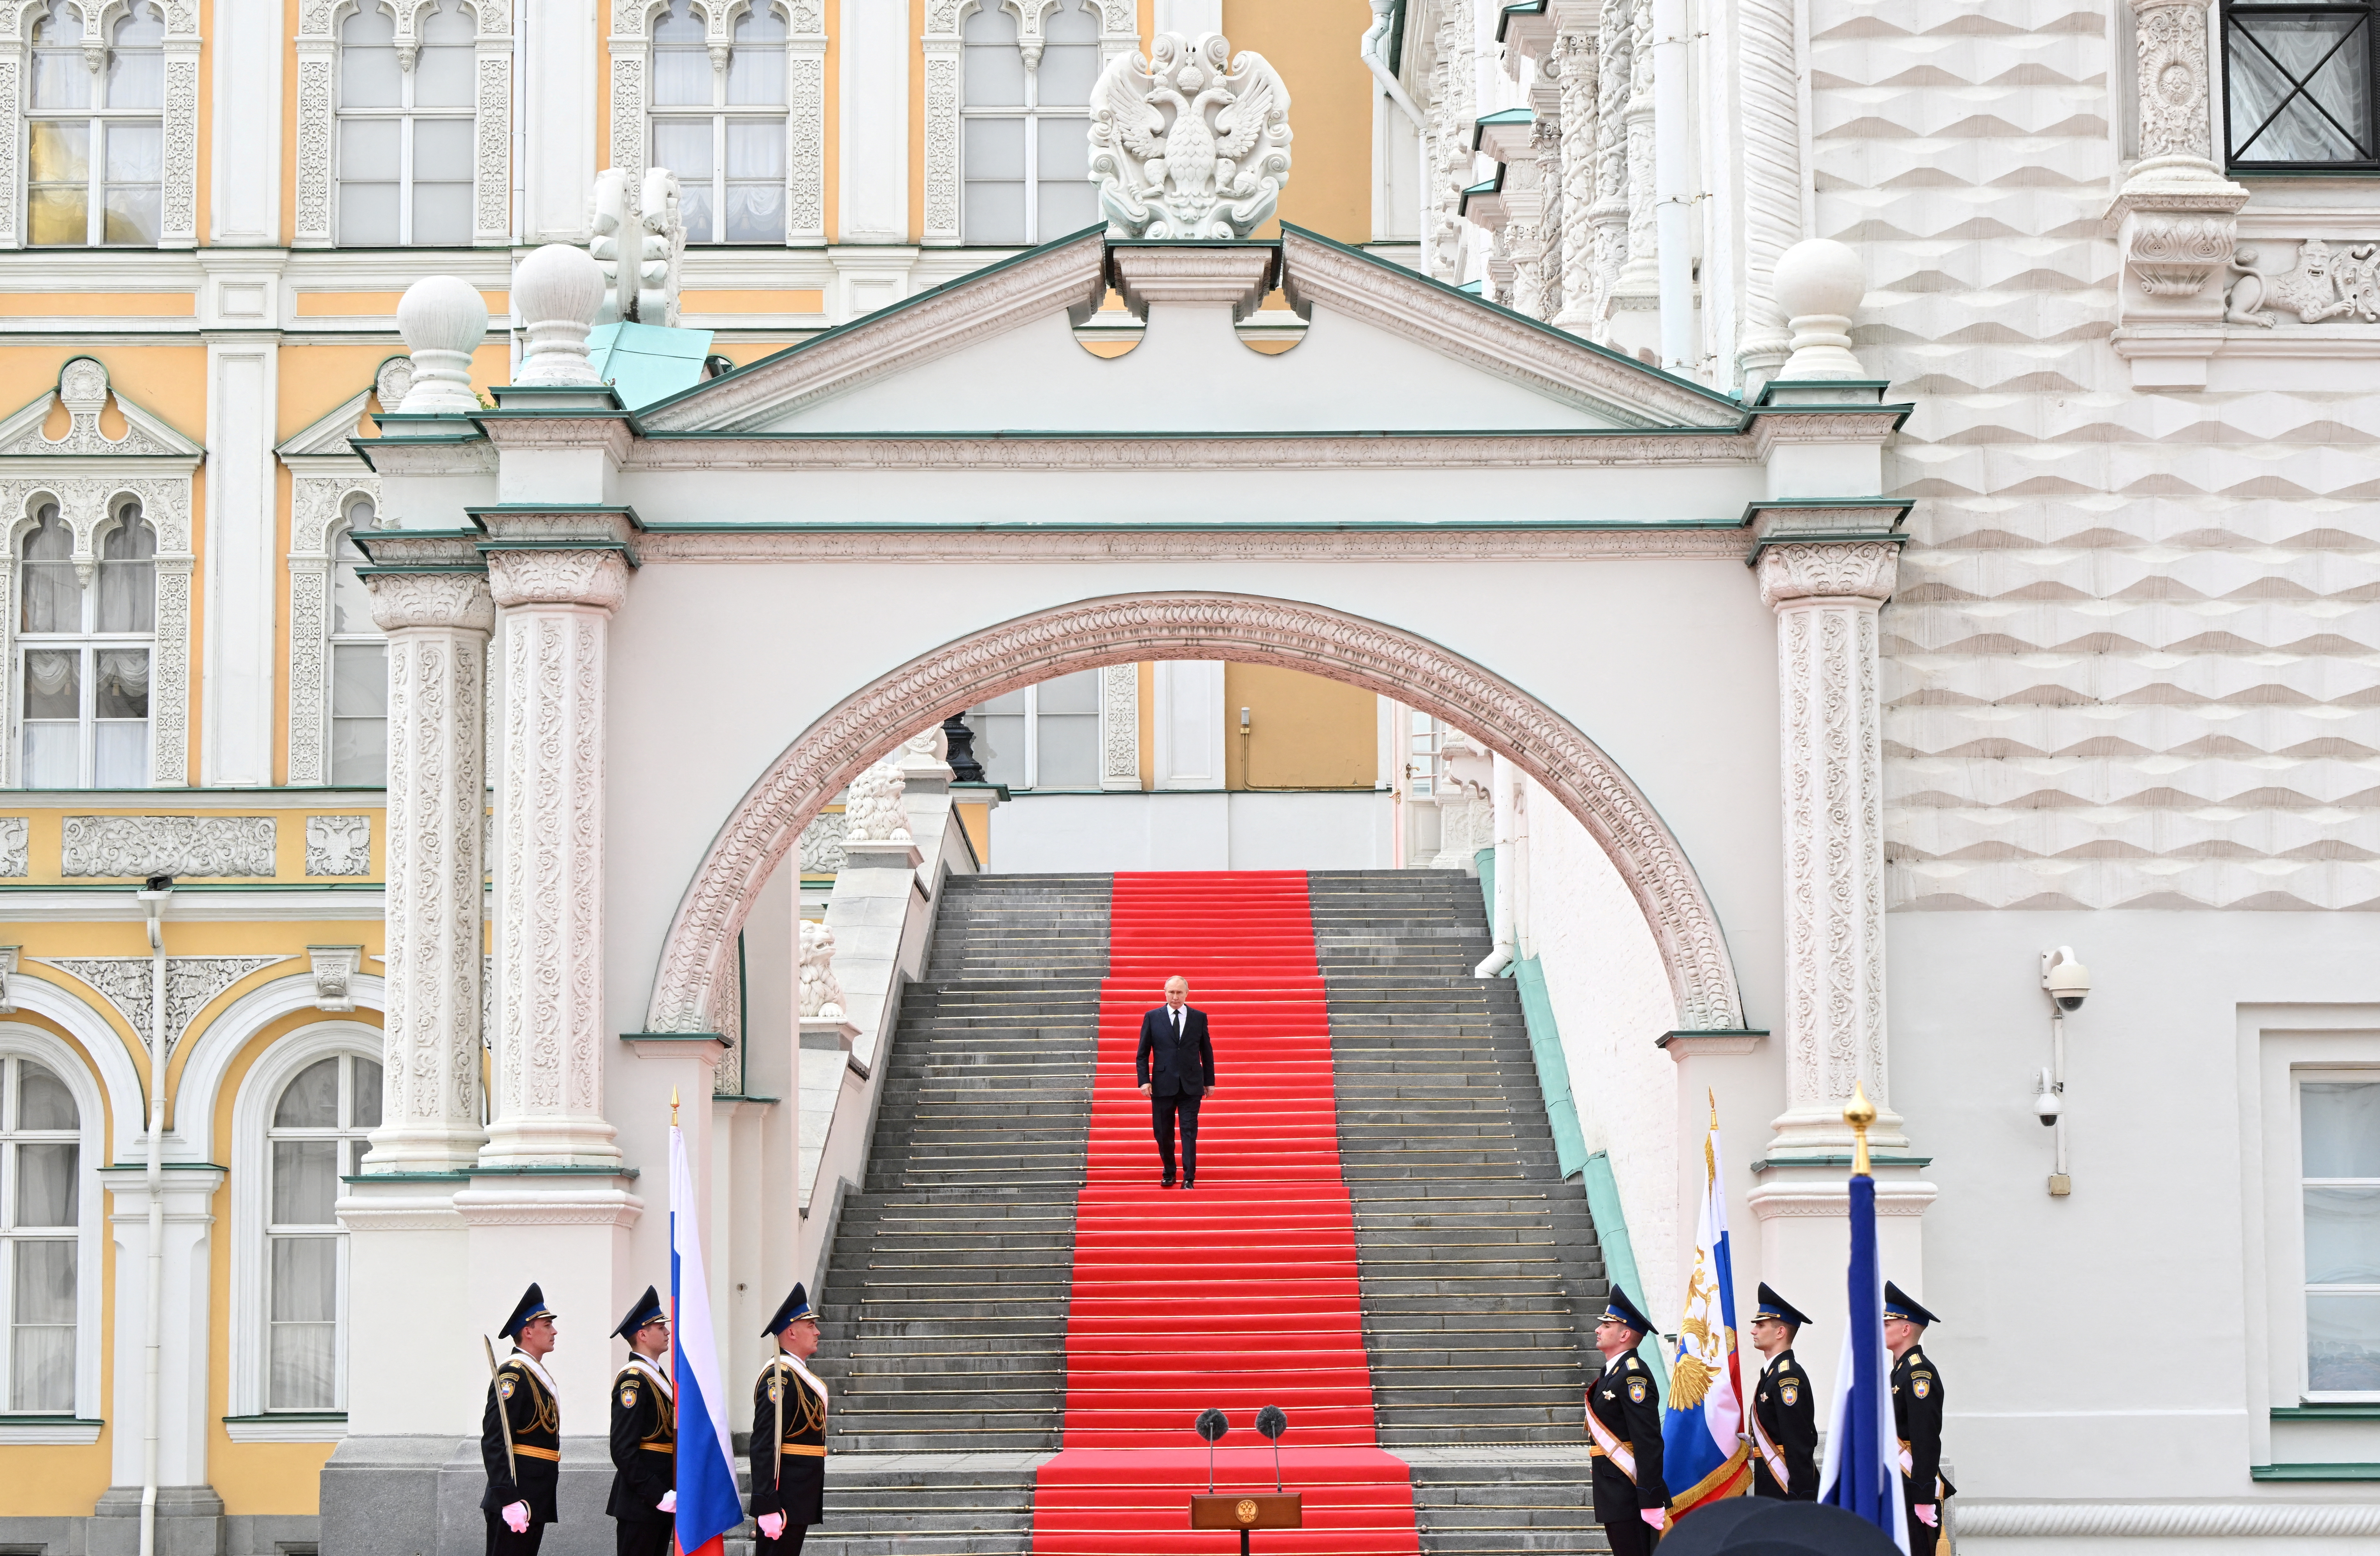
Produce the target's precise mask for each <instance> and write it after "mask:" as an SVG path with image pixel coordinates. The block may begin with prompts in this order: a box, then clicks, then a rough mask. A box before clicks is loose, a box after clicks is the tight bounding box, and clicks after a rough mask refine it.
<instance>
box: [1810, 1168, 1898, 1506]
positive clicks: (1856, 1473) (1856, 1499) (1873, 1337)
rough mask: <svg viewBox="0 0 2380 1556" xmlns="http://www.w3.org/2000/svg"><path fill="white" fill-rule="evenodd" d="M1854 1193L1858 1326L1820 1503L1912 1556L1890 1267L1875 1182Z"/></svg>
mask: <svg viewBox="0 0 2380 1556" xmlns="http://www.w3.org/2000/svg"><path fill="white" fill-rule="evenodd" d="M1862 1154H1863V1156H1864V1150H1863V1153H1862ZM1851 1188H1852V1201H1851V1211H1852V1267H1851V1323H1850V1325H1849V1326H1848V1327H1847V1329H1846V1331H1845V1332H1844V1335H1843V1355H1842V1360H1841V1362H1840V1364H1839V1365H1838V1366H1837V1368H1836V1369H1835V1419H1834V1424H1833V1425H1832V1426H1831V1427H1830V1428H1828V1432H1827V1466H1826V1469H1825V1470H1824V1471H1823V1472H1822V1473H1821V1474H1820V1475H1819V1477H1818V1500H1819V1501H1822V1502H1831V1503H1832V1504H1833V1505H1835V1506H1837V1507H1840V1508H1842V1509H1844V1510H1846V1511H1847V1512H1851V1513H1857V1514H1859V1515H1860V1516H1861V1517H1862V1518H1864V1519H1866V1520H1867V1521H1868V1522H1869V1523H1871V1524H1873V1525H1875V1526H1876V1527H1877V1528H1879V1529H1882V1530H1883V1531H1884V1532H1885V1533H1886V1534H1888V1535H1890V1536H1891V1537H1892V1542H1893V1543H1894V1544H1895V1545H1898V1546H1899V1547H1900V1549H1901V1550H1903V1551H1906V1550H1908V1549H1909V1512H1908V1509H1907V1508H1906V1506H1904V1505H1903V1503H1902V1502H1901V1500H1900V1431H1899V1430H1898V1429H1897V1428H1895V1427H1894V1425H1893V1420H1892V1394H1891V1392H1890V1391H1889V1390H1888V1388H1887V1386H1886V1382H1885V1380H1886V1379H1887V1378H1888V1376H1889V1375H1890V1370H1891V1369H1890V1365H1889V1363H1888V1361H1887V1359H1886V1356H1885V1346H1884V1269H1883V1266H1882V1265H1881V1264H1879V1263H1878V1262H1877V1259H1876V1180H1875V1179H1874V1178H1872V1177H1870V1176H1868V1175H1867V1174H1866V1173H1852V1184H1851Z"/></svg>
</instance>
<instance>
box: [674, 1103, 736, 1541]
mask: <svg viewBox="0 0 2380 1556" xmlns="http://www.w3.org/2000/svg"><path fill="white" fill-rule="evenodd" d="M695 1197H696V1189H695V1181H694V1174H693V1173H691V1172H689V1171H688V1170H687V1168H686V1137H685V1136H684V1135H682V1134H680V1133H679V1132H678V1127H677V1121H676V1118H675V1116H674V1114H673V1116H672V1118H671V1121H670V1371H671V1376H672V1377H673V1378H674V1380H676V1384H677V1514H676V1517H677V1548H678V1550H681V1551H684V1552H685V1553H686V1556H720V1553H721V1552H722V1550H724V1548H725V1547H724V1537H725V1536H726V1534H727V1532H728V1531H729V1530H730V1529H733V1528H735V1526H737V1525H739V1524H741V1523H743V1522H744V1503H743V1502H742V1501H740V1500H739V1499H738V1498H737V1497H736V1495H735V1460H734V1459H733V1458H732V1457H731V1456H730V1453H731V1450H732V1449H733V1447H734V1444H735V1439H734V1438H732V1437H730V1436H729V1435H728V1431H727V1392H726V1391H725V1390H724V1389H723V1388H722V1387H721V1385H720V1380H719V1343H718V1342H717V1340H716V1339H715V1338H713V1332H712V1330H711V1327H710V1282H708V1281H706V1280H704V1279H703V1273H702V1235H701V1231H700V1228H701V1225H702V1222H701V1221H700V1220H699V1219H698V1217H697V1216H696V1214H695Z"/></svg>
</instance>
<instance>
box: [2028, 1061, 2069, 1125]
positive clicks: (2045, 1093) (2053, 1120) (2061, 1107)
mask: <svg viewBox="0 0 2380 1556" xmlns="http://www.w3.org/2000/svg"><path fill="white" fill-rule="evenodd" d="M2039 1074H2040V1080H2039V1085H2040V1088H2041V1089H2040V1090H2039V1091H2038V1092H2037V1093H2035V1094H2034V1099H2033V1112H2034V1116H2035V1117H2037V1118H2039V1119H2040V1120H2041V1125H2042V1127H2043V1128H2045V1129H2048V1128H2054V1127H2055V1126H2056V1125H2057V1124H2058V1114H2060V1113H2062V1112H2065V1111H2066V1100H2065V1099H2064V1098H2062V1097H2060V1096H2059V1095H2058V1086H2057V1083H2056V1082H2054V1081H2052V1080H2051V1079H2050V1078H2049V1072H2048V1071H2047V1070H2043V1071H2041V1072H2039Z"/></svg>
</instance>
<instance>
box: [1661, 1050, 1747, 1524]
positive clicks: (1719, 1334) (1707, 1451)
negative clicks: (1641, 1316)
mask: <svg viewBox="0 0 2380 1556" xmlns="http://www.w3.org/2000/svg"><path fill="white" fill-rule="evenodd" d="M1723 1160H1724V1155H1723V1153H1722V1152H1721V1151H1720V1149H1719V1139H1718V1099H1717V1098H1715V1097H1714V1098H1712V1099H1711V1122H1710V1129H1709V1132H1708V1133H1706V1135H1704V1137H1703V1197H1702V1210H1701V1213H1700V1214H1699V1215H1698V1216H1697V1217H1696V1218H1695V1227H1694V1269H1693V1270H1692V1271H1691V1272H1689V1273H1688V1275H1687V1276H1686V1303H1685V1312H1684V1314H1683V1316H1682V1317H1681V1318H1680V1319H1679V1320H1678V1352H1677V1355H1676V1356H1675V1357H1674V1358H1673V1359H1672V1360H1671V1362H1670V1394H1669V1408H1668V1413H1667V1414H1666V1415H1665V1416H1663V1417H1662V1420H1661V1478H1662V1479H1664V1480H1665V1481H1667V1482H1669V1485H1670V1513H1671V1514H1672V1515H1673V1516H1675V1515H1682V1514H1684V1513H1691V1512H1693V1511H1694V1509H1695V1508H1697V1507H1700V1506H1702V1505H1703V1504H1704V1503H1706V1502H1710V1501H1717V1500H1718V1499H1719V1498H1721V1497H1740V1496H1742V1495H1743V1494H1744V1493H1745V1492H1746V1491H1749V1490H1750V1489H1752V1450H1751V1449H1750V1448H1749V1447H1748V1446H1746V1444H1745V1443H1744V1441H1743V1361H1742V1358H1741V1355H1740V1354H1739V1353H1738V1351H1737V1349H1736V1343H1735V1256H1734V1252H1733V1250H1732V1249H1730V1247H1729V1246H1728V1238H1727V1175H1726V1174H1725V1173H1722V1172H1720V1171H1719V1163H1720V1162H1721V1161H1723Z"/></svg>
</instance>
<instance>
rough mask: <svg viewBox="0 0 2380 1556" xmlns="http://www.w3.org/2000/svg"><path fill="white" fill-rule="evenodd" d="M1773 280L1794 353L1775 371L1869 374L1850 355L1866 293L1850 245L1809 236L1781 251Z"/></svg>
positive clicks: (1794, 375)
mask: <svg viewBox="0 0 2380 1556" xmlns="http://www.w3.org/2000/svg"><path fill="white" fill-rule="evenodd" d="M1772 285H1773V286H1774V287H1775V289H1776V294H1777V305H1778V307H1779V308H1780V309H1782V310H1784V313H1785V317H1786V321H1787V328H1789V329H1790V330H1791V331H1792V335H1793V338H1792V342H1791V346H1792V353H1793V354H1792V355H1791V357H1789V358H1787V359H1785V365H1784V366H1783V367H1781V368H1779V370H1778V371H1777V376H1778V377H1779V378H1784V379H1816V378H1865V377H1866V376H1867V370H1866V369H1864V368H1863V367H1861V366H1860V360H1859V359H1858V358H1857V357H1854V356H1852V349H1851V347H1852V314H1853V313H1855V312H1856V311H1858V309H1859V305H1860V298H1862V297H1864V295H1865V294H1866V291H1867V279H1866V277H1865V276H1864V275H1863V274H1861V271H1860V261H1859V255H1858V254H1857V253H1855V252H1853V251H1852V249H1851V247H1850V246H1849V245H1848V244H1842V243H1837V242H1835V241H1834V240H1833V239H1831V238H1825V237H1811V238H1804V239H1803V241H1801V242H1799V243H1796V244H1795V245H1793V247H1791V249H1786V250H1785V252H1784V253H1782V254H1780V255H1779V256H1778V259H1777V264H1776V269H1775V272H1774V275H1773V279H1772Z"/></svg>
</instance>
